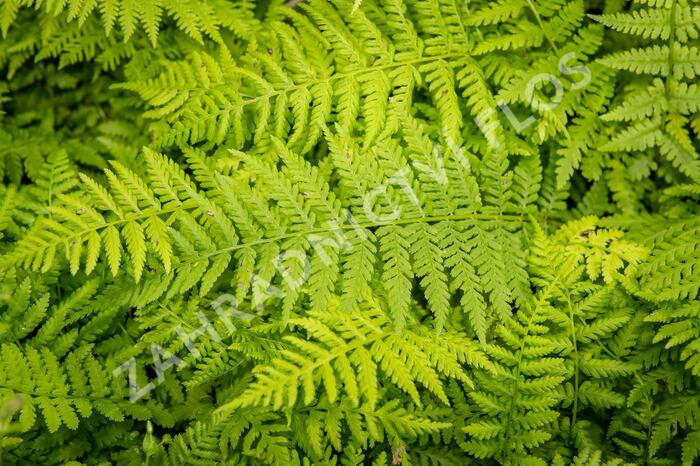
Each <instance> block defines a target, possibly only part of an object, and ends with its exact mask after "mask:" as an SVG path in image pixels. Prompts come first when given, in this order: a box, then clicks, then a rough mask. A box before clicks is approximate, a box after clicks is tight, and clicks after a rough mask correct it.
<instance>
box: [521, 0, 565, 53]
mask: <svg viewBox="0 0 700 466" xmlns="http://www.w3.org/2000/svg"><path fill="white" fill-rule="evenodd" d="M527 4H528V5H529V6H530V10H532V13H533V14H534V15H535V19H536V20H537V24H538V25H539V26H540V29H541V30H542V35H543V36H544V38H545V39H546V40H547V42H548V43H549V45H550V47H552V49H553V50H554V51H555V52H559V48H558V47H557V45H556V44H555V43H554V41H553V40H552V39H551V38H550V37H549V34H547V30H546V29H545V27H544V24H543V23H542V18H541V17H540V12H539V11H537V8H536V7H535V4H534V3H532V0H527Z"/></svg>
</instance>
